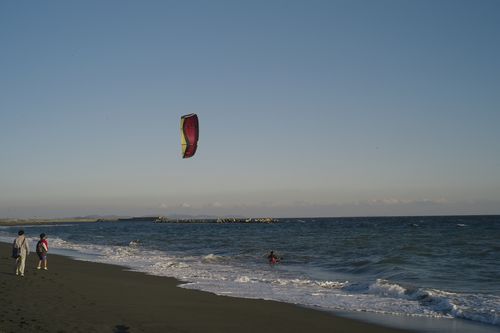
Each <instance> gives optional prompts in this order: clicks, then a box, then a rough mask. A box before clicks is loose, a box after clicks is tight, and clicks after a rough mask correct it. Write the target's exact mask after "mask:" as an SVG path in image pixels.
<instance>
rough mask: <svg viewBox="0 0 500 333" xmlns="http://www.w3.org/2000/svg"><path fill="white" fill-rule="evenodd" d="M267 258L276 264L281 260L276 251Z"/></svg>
mask: <svg viewBox="0 0 500 333" xmlns="http://www.w3.org/2000/svg"><path fill="white" fill-rule="evenodd" d="M267 260H269V264H270V265H274V264H276V263H278V262H279V261H280V258H278V257H277V256H276V255H275V254H274V251H271V252H270V253H269V255H268V256H267Z"/></svg>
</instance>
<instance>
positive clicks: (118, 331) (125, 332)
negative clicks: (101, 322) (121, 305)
mask: <svg viewBox="0 0 500 333" xmlns="http://www.w3.org/2000/svg"><path fill="white" fill-rule="evenodd" d="M129 329H130V327H128V326H125V325H116V326H115V329H114V330H113V333H129V332H130V331H129Z"/></svg>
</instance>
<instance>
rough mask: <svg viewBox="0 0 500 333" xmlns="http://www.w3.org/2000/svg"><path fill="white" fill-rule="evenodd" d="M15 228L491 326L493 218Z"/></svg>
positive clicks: (495, 318)
mask: <svg viewBox="0 0 500 333" xmlns="http://www.w3.org/2000/svg"><path fill="white" fill-rule="evenodd" d="M22 228H23V229H24V230H25V232H26V234H27V236H28V237H29V239H30V241H31V244H32V249H33V250H34V247H35V244H36V241H37V239H38V235H39V234H40V233H41V232H44V233H46V234H47V236H48V240H49V245H50V252H51V253H58V254H63V255H68V256H71V257H74V258H76V259H81V260H89V261H95V262H102V263H110V264H119V265H123V266H127V267H129V268H130V269H132V270H136V271H141V272H145V273H148V274H152V275H160V276H171V277H175V278H177V279H179V280H181V281H184V283H183V284H182V286H181V287H183V288H189V289H199V290H204V291H209V292H213V293H215V294H219V295H227V296H236V297H245V298H261V299H269V300H277V301H283V302H288V303H294V304H299V305H302V306H306V307H312V308H317V309H321V310H325V311H332V312H335V313H365V314H367V315H377V314H380V315H381V316H386V317H387V316H393V317H397V318H406V317H412V318H427V319H443V320H444V319H452V320H459V321H464V322H467V325H469V324H472V325H477V326H472V327H477V328H478V330H475V331H479V328H483V329H486V330H488V329H491V331H496V330H498V331H500V216H439V217H358V218H301V219H280V220H279V222H278V223H275V224H212V223H178V224H176V223H151V222H124V221H122V222H97V223H64V222H61V223H57V224H54V225H44V226H23V227H22ZM18 229H19V227H16V226H3V227H0V241H3V242H9V243H10V242H12V240H13V239H14V237H15V235H16V234H17V231H18ZM271 250H273V251H274V252H275V253H276V254H277V255H278V257H280V258H282V259H281V262H279V263H278V264H276V265H270V264H268V262H267V259H266V256H267V254H268V253H269V251H271ZM49 261H50V257H49ZM367 317H369V316H367ZM403 322H404V321H403ZM417 326H418V325H417ZM468 327H469V326H468ZM428 331H432V329H429V330H428ZM457 331H458V330H457Z"/></svg>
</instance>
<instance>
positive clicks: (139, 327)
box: [0, 243, 410, 333]
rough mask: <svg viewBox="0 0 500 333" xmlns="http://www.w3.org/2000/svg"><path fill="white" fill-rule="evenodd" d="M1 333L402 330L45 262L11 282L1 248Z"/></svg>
mask: <svg viewBox="0 0 500 333" xmlns="http://www.w3.org/2000/svg"><path fill="white" fill-rule="evenodd" d="M0 253H1V255H0V276H1V282H0V296H1V297H0V306H1V308H2V309H5V310H4V311H2V312H1V313H0V332H16V331H19V330H23V331H26V332H84V331H85V332H352V333H356V332H368V333H378V332H380V333H381V332H387V333H397V332H400V333H402V332H410V331H408V330H401V329H394V328H388V327H385V326H380V325H377V324H370V323H365V322H363V321H359V320H353V319H349V318H344V317H339V316H336V315H334V314H331V313H328V312H323V311H319V310H316V309H309V308H305V307H301V306H297V305H293V304H288V303H281V302H276V301H267V300H261V299H245V298H236V297H227V296H218V295H215V294H212V293H208V292H203V291H198V290H189V289H184V288H179V287H178V285H179V284H181V283H182V282H181V281H179V280H176V279H174V278H169V277H159V276H152V275H147V274H144V273H140V272H133V271H130V270H127V269H126V268H125V267H121V266H116V265H110V264H101V263H94V262H87V261H80V260H75V259H71V258H68V257H65V256H60V255H52V254H51V255H49V271H43V270H36V263H37V258H36V255H35V254H33V253H31V254H30V255H29V257H28V260H27V262H26V273H25V277H24V278H21V277H18V276H15V275H14V270H13V267H14V260H13V259H12V258H10V245H9V244H6V243H0Z"/></svg>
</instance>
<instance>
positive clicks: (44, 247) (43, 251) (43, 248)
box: [36, 233, 49, 270]
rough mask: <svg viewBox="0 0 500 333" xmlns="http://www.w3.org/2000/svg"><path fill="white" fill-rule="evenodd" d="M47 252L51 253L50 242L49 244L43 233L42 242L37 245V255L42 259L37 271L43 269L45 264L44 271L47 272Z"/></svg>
mask: <svg viewBox="0 0 500 333" xmlns="http://www.w3.org/2000/svg"><path fill="white" fill-rule="evenodd" d="M47 252H49V242H47V236H46V235H45V234H44V233H41V234H40V240H39V241H38V243H36V254H37V255H38V259H40V261H39V262H38V267H37V268H36V269H41V268H42V264H43V269H44V270H47Z"/></svg>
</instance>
